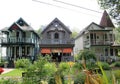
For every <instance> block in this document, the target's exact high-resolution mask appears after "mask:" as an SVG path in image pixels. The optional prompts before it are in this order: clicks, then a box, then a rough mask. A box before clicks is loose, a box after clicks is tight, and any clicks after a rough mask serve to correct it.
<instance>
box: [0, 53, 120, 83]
mask: <svg viewBox="0 0 120 84" xmlns="http://www.w3.org/2000/svg"><path fill="white" fill-rule="evenodd" d="M86 53H87V55H86ZM89 56H90V57H89ZM88 58H89V59H88ZM91 58H92V59H93V60H94V61H90V59H91ZM50 60H51V58H50V56H45V57H42V56H40V55H39V56H38V60H37V61H35V62H34V63H33V64H32V63H31V62H30V61H29V60H28V59H19V60H17V61H16V62H15V67H16V69H17V70H20V72H19V71H18V72H15V71H16V70H15V71H12V72H9V73H12V74H16V73H20V74H19V75H18V76H16V77H18V78H15V79H14V77H15V76H14V77H13V76H12V75H11V76H12V77H11V76H10V77H9V76H7V73H6V74H2V75H1V76H0V78H1V79H0V84H120V70H119V68H120V62H114V63H111V64H109V63H107V62H98V61H97V60H96V58H95V56H94V53H92V52H90V51H83V52H81V53H80V54H79V55H78V57H77V58H76V61H75V62H60V63H55V62H51V61H50ZM80 60H81V61H80ZM14 72H15V73H14ZM5 75H6V76H7V78H5Z"/></svg>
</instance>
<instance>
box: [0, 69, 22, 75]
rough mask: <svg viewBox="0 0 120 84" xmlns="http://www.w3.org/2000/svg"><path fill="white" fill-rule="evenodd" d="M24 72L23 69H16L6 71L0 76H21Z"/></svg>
mask: <svg viewBox="0 0 120 84" xmlns="http://www.w3.org/2000/svg"><path fill="white" fill-rule="evenodd" d="M22 72H23V70H21V69H14V70H12V71H10V72H8V73H5V74H1V75H0V76H2V77H3V76H19V77H22Z"/></svg>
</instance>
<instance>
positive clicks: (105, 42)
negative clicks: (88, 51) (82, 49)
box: [84, 40, 113, 45]
mask: <svg viewBox="0 0 120 84" xmlns="http://www.w3.org/2000/svg"><path fill="white" fill-rule="evenodd" d="M112 43H113V42H112V41H110V40H85V41H84V45H110V44H112Z"/></svg>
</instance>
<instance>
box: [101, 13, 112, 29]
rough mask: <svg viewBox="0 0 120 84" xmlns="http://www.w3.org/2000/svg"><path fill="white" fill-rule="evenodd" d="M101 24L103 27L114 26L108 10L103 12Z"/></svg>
mask: <svg viewBox="0 0 120 84" xmlns="http://www.w3.org/2000/svg"><path fill="white" fill-rule="evenodd" d="M100 25H101V26H103V27H113V28H114V25H113V23H112V21H111V19H110V17H109V15H108V13H107V12H106V11H104V13H103V16H102V18H101V21H100Z"/></svg>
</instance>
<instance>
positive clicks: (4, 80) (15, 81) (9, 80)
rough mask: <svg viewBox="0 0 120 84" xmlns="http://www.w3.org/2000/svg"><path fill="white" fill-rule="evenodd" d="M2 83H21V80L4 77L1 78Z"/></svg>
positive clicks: (0, 82)
mask: <svg viewBox="0 0 120 84" xmlns="http://www.w3.org/2000/svg"><path fill="white" fill-rule="evenodd" d="M0 84H20V82H19V81H17V80H13V79H2V80H0Z"/></svg>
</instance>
